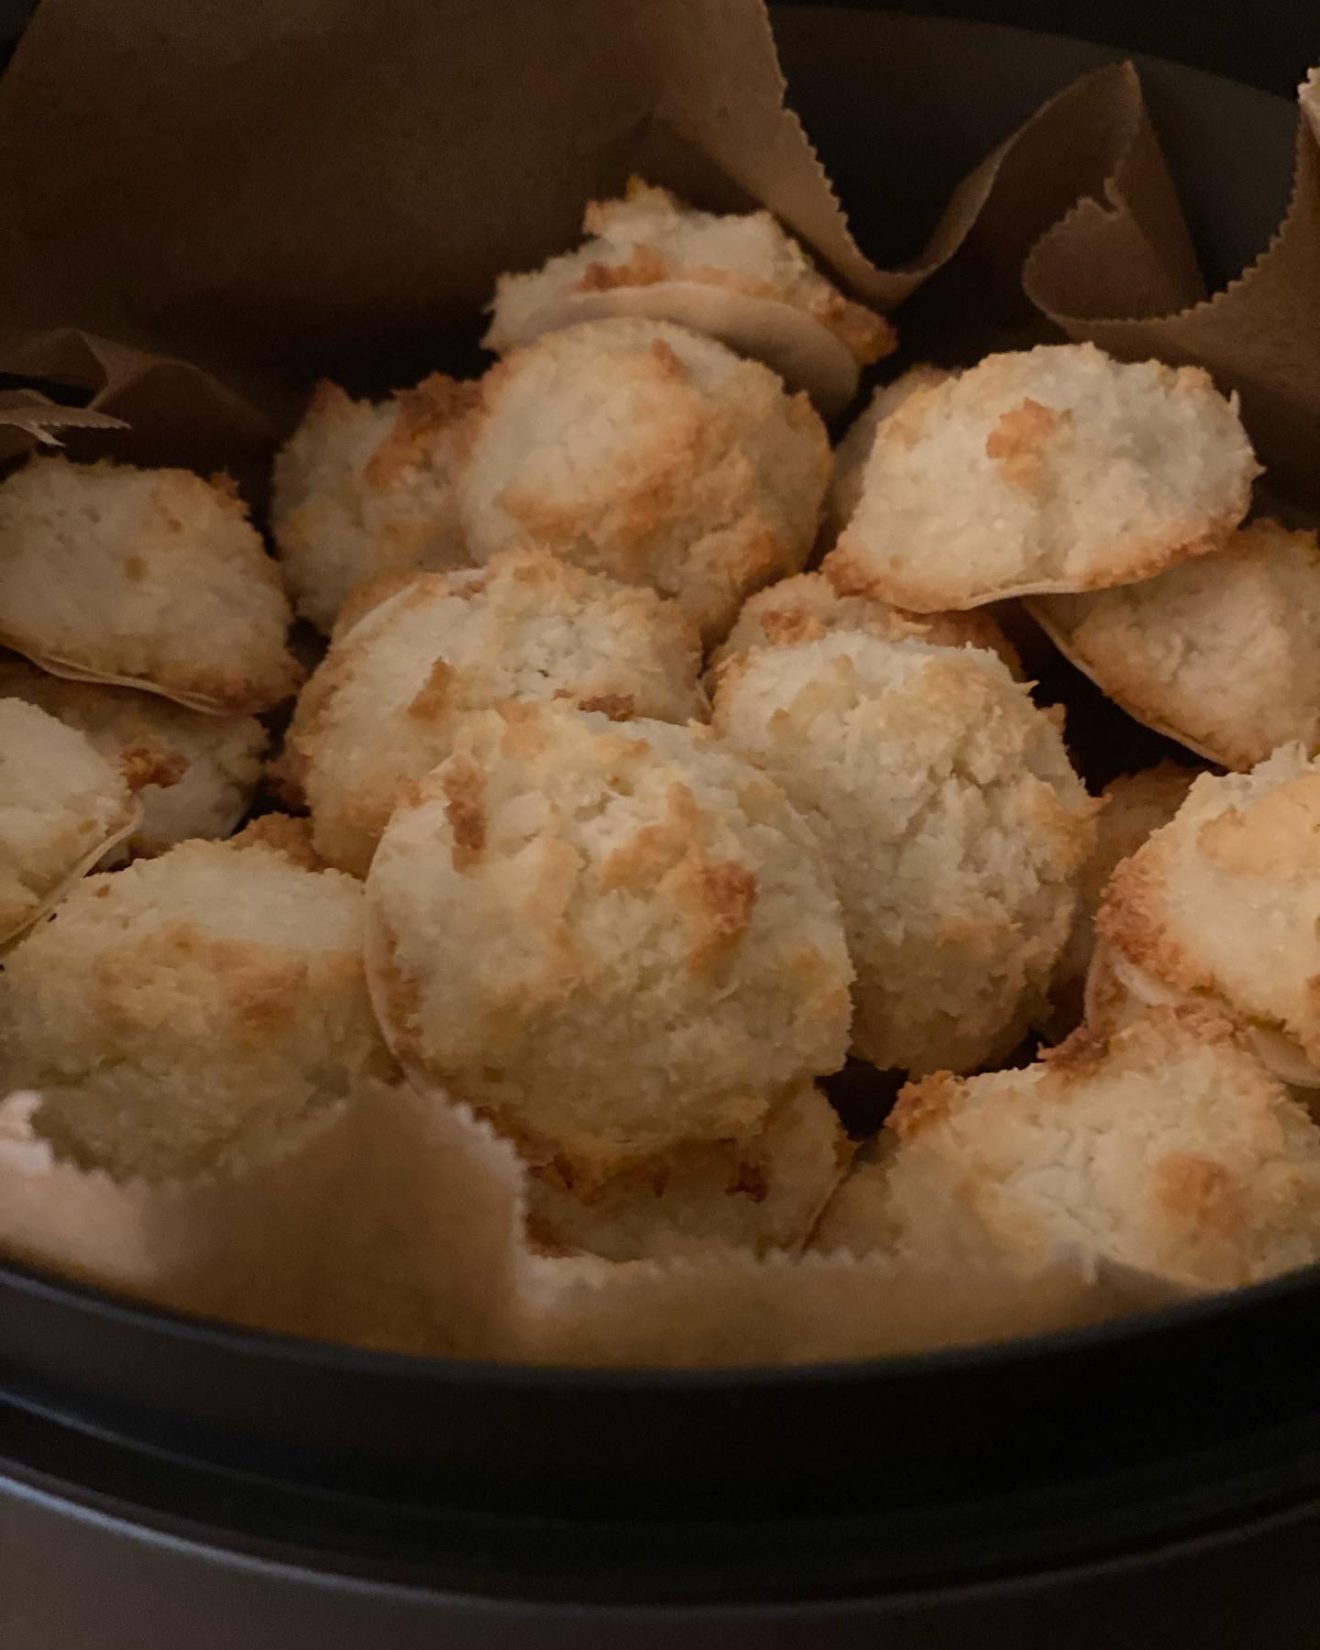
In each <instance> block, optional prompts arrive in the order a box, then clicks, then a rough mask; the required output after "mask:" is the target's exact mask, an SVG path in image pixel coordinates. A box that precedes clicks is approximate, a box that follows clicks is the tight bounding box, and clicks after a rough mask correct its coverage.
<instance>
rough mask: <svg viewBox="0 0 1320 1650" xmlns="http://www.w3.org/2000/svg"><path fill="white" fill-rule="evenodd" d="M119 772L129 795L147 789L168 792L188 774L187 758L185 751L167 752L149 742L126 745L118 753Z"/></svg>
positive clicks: (141, 741)
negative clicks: (154, 786) (146, 787)
mask: <svg viewBox="0 0 1320 1650" xmlns="http://www.w3.org/2000/svg"><path fill="white" fill-rule="evenodd" d="M119 771H120V773H122V774H123V776H124V783H125V784H126V785H127V786H128V788H129V790H130V791H140V790H142V789H143V788H144V786H147V785H159V786H161V787H162V788H163V789H167V788H168V787H169V786H171V785H177V784H178V783H179V781H180V780H181V779H182V778H183V776H184V774H186V773H187V771H188V758H187V757H186V756H185V755H184V754H183V752H182V751H170V750H165V749H164V748H163V747H162V746H160V745H157V744H153V743H151V742H149V741H147V740H139V741H138V742H137V743H136V744H133V745H125V747H124V749H123V750H122V751H121V752H120V753H119Z"/></svg>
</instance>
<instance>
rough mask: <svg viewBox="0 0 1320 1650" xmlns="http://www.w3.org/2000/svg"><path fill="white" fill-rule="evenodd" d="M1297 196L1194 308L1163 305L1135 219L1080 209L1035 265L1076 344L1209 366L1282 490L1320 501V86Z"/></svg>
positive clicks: (1313, 88) (1044, 304)
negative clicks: (1226, 281) (1252, 255)
mask: <svg viewBox="0 0 1320 1650" xmlns="http://www.w3.org/2000/svg"><path fill="white" fill-rule="evenodd" d="M1300 110H1301V119H1300V120H1299V122H1298V128H1297V159H1296V170H1295V174H1294V182H1293V194H1292V199H1291V201H1290V203H1289V206H1288V211H1287V214H1286V216H1285V217H1284V220H1283V223H1282V224H1281V225H1280V227H1279V229H1278V231H1277V233H1276V234H1275V236H1274V239H1273V240H1272V241H1271V243H1270V245H1269V246H1268V248H1267V249H1266V250H1265V251H1264V252H1263V253H1262V254H1261V255H1260V257H1259V258H1258V259H1257V260H1256V262H1255V263H1254V264H1253V265H1252V266H1251V267H1250V268H1249V269H1248V270H1246V271H1245V272H1244V273H1243V274H1242V275H1241V276H1240V277H1239V278H1238V279H1237V280H1235V281H1233V282H1232V283H1231V284H1230V285H1229V286H1227V287H1226V288H1225V289H1224V290H1223V291H1222V292H1218V293H1216V294H1215V295H1214V296H1213V297H1211V298H1209V299H1206V300H1205V301H1203V302H1200V303H1196V304H1193V305H1192V306H1191V307H1189V308H1183V309H1178V310H1176V311H1171V312H1169V311H1166V310H1165V308H1164V307H1163V306H1161V305H1160V304H1158V303H1156V302H1152V292H1151V290H1150V288H1149V284H1148V282H1147V279H1146V265H1147V263H1148V259H1147V256H1146V253H1145V250H1144V248H1143V247H1142V245H1141V242H1140V239H1139V237H1137V236H1135V235H1134V233H1133V226H1132V222H1131V219H1130V216H1129V215H1128V214H1126V213H1124V212H1123V211H1121V210H1115V209H1114V207H1113V203H1112V202H1111V201H1110V200H1108V199H1085V200H1081V201H1079V202H1078V203H1077V204H1076V205H1075V206H1074V207H1073V208H1072V209H1071V211H1069V212H1068V214H1067V215H1066V216H1065V217H1064V218H1063V219H1062V220H1061V221H1060V222H1059V223H1058V224H1056V225H1055V226H1054V227H1053V228H1052V229H1050V230H1049V232H1048V233H1046V234H1045V235H1044V236H1043V237H1042V238H1041V240H1040V241H1039V242H1038V244H1037V245H1036V246H1035V248H1034V249H1033V250H1032V252H1031V255H1030V257H1029V258H1028V259H1027V262H1026V265H1025V268H1024V270H1023V283H1024V286H1025V289H1026V292H1027V294H1028V295H1029V296H1030V297H1031V298H1032V300H1033V301H1034V302H1035V303H1036V304H1037V305H1038V306H1039V307H1040V308H1041V309H1042V310H1043V311H1044V312H1045V313H1046V314H1047V315H1049V316H1050V317H1051V319H1053V320H1054V321H1055V322H1056V323H1057V324H1058V325H1059V326H1060V327H1062V328H1063V330H1064V331H1065V332H1067V333H1068V334H1069V335H1070V336H1071V337H1073V338H1078V339H1091V340H1092V341H1093V342H1095V343H1097V344H1099V345H1100V346H1101V347H1102V348H1103V349H1107V350H1109V351H1110V352H1111V353H1112V354H1114V355H1117V356H1121V357H1122V358H1124V359H1126V360H1136V359H1140V358H1143V357H1147V356H1152V355H1153V356H1159V357H1160V359H1161V360H1164V361H1169V362H1173V363H1175V364H1179V363H1184V362H1190V363H1195V364H1197V365H1200V366H1203V367H1206V368H1208V369H1209V371H1210V372H1211V373H1212V374H1213V375H1214V377H1215V379H1216V381H1217V382H1218V384H1219V386H1220V388H1221V389H1225V390H1230V389H1232V390H1236V391H1237V392H1238V394H1239V395H1240V396H1241V398H1242V411H1243V417H1244V420H1245V422H1246V425H1247V428H1248V430H1249V431H1250V432H1251V436H1252V440H1253V442H1254V443H1255V446H1256V450H1257V452H1258V453H1259V455H1260V457H1261V458H1262V459H1263V460H1264V461H1265V463H1266V464H1267V466H1268V468H1269V479H1270V482H1271V483H1272V484H1273V485H1275V486H1277V487H1278V488H1279V489H1280V490H1281V491H1282V492H1283V493H1285V494H1286V495H1289V496H1296V498H1297V499H1298V500H1299V501H1300V502H1302V503H1304V504H1306V505H1309V506H1311V507H1312V508H1314V507H1315V506H1316V504H1317V502H1318V501H1320V466H1318V465H1317V464H1316V453H1317V451H1318V450H1320V83H1317V79H1316V75H1315V73H1314V72H1313V73H1312V74H1311V75H1310V76H1309V77H1308V79H1307V81H1306V83H1305V84H1304V85H1303V86H1302V88H1301V94H1300Z"/></svg>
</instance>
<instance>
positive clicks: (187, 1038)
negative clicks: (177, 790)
mask: <svg viewBox="0 0 1320 1650" xmlns="http://www.w3.org/2000/svg"><path fill="white" fill-rule="evenodd" d="M0 1048H3V1050H4V1053H3V1056H2V1057H0V1058H2V1062H3V1067H4V1075H5V1077H6V1078H7V1079H8V1081H9V1084H10V1085H11V1086H14V1087H21V1088H30V1089H35V1090H37V1091H39V1092H40V1093H41V1094H42V1096H43V1100H42V1110H41V1117H40V1128H41V1132H42V1133H43V1134H44V1135H45V1136H46V1137H47V1138H48V1139H49V1140H51V1141H52V1142H53V1143H54V1144H55V1145H56V1147H57V1148H58V1149H59V1150H60V1151H61V1152H62V1153H63V1154H65V1155H66V1156H68V1157H69V1158H71V1159H72V1160H73V1161H75V1162H77V1163H80V1164H82V1165H84V1166H87V1167H100V1168H103V1169H106V1170H108V1171H109V1172H110V1173H111V1174H113V1175H115V1176H117V1177H128V1176H130V1175H145V1176H149V1177H153V1178H159V1177H162V1176H170V1175H176V1174H185V1173H192V1172H196V1171H200V1170H205V1169H209V1168H215V1167H220V1166H223V1164H224V1163H225V1162H226V1161H227V1160H228V1159H229V1157H230V1156H231V1155H232V1154H235V1153H241V1152H245V1151H247V1150H249V1149H252V1148H253V1147H254V1146H256V1145H259V1144H260V1143H261V1142H263V1141H266V1140H268V1139H273V1138H274V1137H275V1136H276V1135H277V1134H278V1132H279V1131H280V1130H281V1129H283V1128H286V1127H287V1126H288V1125H289V1123H290V1122H292V1121H295V1120H296V1119H297V1118H299V1117H300V1116H302V1115H304V1114H305V1113H306V1112H307V1110H308V1109H309V1108H310V1107H313V1106H317V1105H323V1104H326V1103H328V1102H330V1101H332V1100H334V1099H336V1098H338V1097H340V1096H342V1095H344V1094H345V1093H347V1092H348V1091H349V1089H350V1088H351V1086H352V1085H353V1084H355V1083H356V1082H357V1081H358V1080H359V1079H361V1078H362V1077H363V1076H365V1075H370V1074H372V1073H377V1074H381V1075H386V1074H388V1073H389V1072H390V1071H391V1070H392V1069H393V1068H392V1063H391V1061H390V1059H389V1056H388V1054H387V1053H386V1050H385V1047H384V1045H383V1043H382V1042H381V1039H380V1034H379V1032H378V1031H377V1029H376V1024H375V1020H374V1018H373V1016H372V1012H371V1005H370V1002H369V1000H368V998H367V991H366V984H365V981H364V979H363V968H362V888H361V885H360V884H359V883H357V882H355V881H354V880H353V878H352V877H347V876H344V875H343V874H342V873H341V872H338V871H320V872H316V871H307V870H303V869H301V868H300V867H299V866H298V865H297V864H295V863H294V861H293V860H292V859H291V858H289V857H288V856H287V855H286V854H284V853H282V852H279V851H277V850H276V849H274V848H270V847H265V846H262V845H260V844H257V843H253V844H250V845H247V846H243V847H240V848H234V847H231V846H229V845H228V844H227V843H212V842H186V843H183V844H182V845H181V846H179V847H177V848H173V849H171V850H170V852H169V853H166V854H162V855H161V856H160V858H158V859H149V860H138V861H136V862H135V863H134V864H133V865H131V866H129V867H128V869H126V870H123V871H116V872H113V873H111V874H109V875H104V874H103V875H99V876H92V877H88V878H87V879H86V880H85V881H83V882H81V883H80V884H79V885H78V886H77V887H76V888H75V889H74V891H73V892H72V893H71V894H70V895H69V897H68V898H67V899H66V900H65V901H64V903H63V904H62V905H60V906H59V908H58V909H57V911H56V913H55V915H54V917H53V919H52V920H51V921H50V922H48V923H46V924H45V925H44V926H42V927H41V928H38V929H35V930H34V931H33V932H32V933H31V934H29V935H28V936H27V937H26V939H24V940H23V941H22V942H21V943H20V944H19V945H18V946H17V947H16V948H15V949H14V951H13V952H12V953H11V954H10V955H9V956H8V957H7V958H6V959H5V975H4V982H3V989H2V990H0ZM3 1086H4V1084H3V1083H0V1087H3Z"/></svg>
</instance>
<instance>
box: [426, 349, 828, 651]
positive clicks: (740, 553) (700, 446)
mask: <svg viewBox="0 0 1320 1650" xmlns="http://www.w3.org/2000/svg"><path fill="white" fill-rule="evenodd" d="M481 391H482V394H481V405H480V408H479V410H478V412H477V414H476V415H475V417H474V421H473V425H472V429H471V432H470V440H471V447H470V451H469V453H468V457H467V459H466V462H465V463H464V465H463V468H462V470H461V472H460V476H459V483H458V494H459V506H460V514H461V518H462V523H463V527H464V530H465V532H466V534H467V539H468V544H469V547H470V549H471V551H472V553H473V556H474V559H476V560H478V561H485V560H487V559H488V558H489V557H490V556H491V555H493V554H494V553H495V552H496V551H498V550H503V549H507V548H509V547H510V546H513V545H517V544H521V543H527V542H533V543H537V544H540V545H542V546H544V547H545V548H546V549H548V550H552V551H553V552H554V553H555V554H556V555H559V556H562V557H563V558H564V559H565V560H566V561H571V562H576V563H577V564H578V565H580V566H582V567H586V568H588V569H590V570H592V571H594V572H600V573H608V574H610V575H612V576H613V577H614V578H616V579H620V580H622V581H623V582H624V583H625V584H647V585H650V586H651V587H652V588H653V589H655V590H658V591H659V592H660V594H661V595H664V596H673V597H675V598H676V599H677V601H678V602H679V603H680V605H681V606H682V607H683V608H684V610H685V611H686V612H687V613H688V614H689V615H690V616H691V617H692V618H693V620H694V621H695V622H696V624H697V625H698V626H699V628H700V629H701V632H702V636H703V639H704V640H707V641H710V640H714V639H716V638H717V637H719V636H721V635H723V633H724V632H725V631H726V630H727V629H728V627H729V626H730V625H731V624H732V623H733V619H734V615H735V614H736V613H737V611H738V608H739V607H740V606H741V604H742V601H743V599H744V598H745V597H746V596H747V595H749V594H750V593H751V592H752V591H753V590H756V589H759V588H760V586H761V585H763V584H768V583H769V582H770V581H771V580H773V579H776V578H780V577H782V576H783V575H784V574H785V573H793V572H797V571H798V570H799V569H800V568H801V567H802V565H803V563H804V562H805V561H806V558H807V553H808V551H809V549H810V548H811V543H812V540H813V538H814V536H815V532H816V525H817V522H818V520H819V516H820V504H821V499H822V497H823V496H824V492H825V484H826V482H827V480H828V478H829V463H830V453H829V441H828V438H827V437H826V434H825V427H824V425H823V424H822V423H821V421H820V419H819V418H818V417H817V415H816V414H815V413H814V412H813V411H812V408H811V405H810V403H809V402H808V401H807V399H806V398H805V396H802V395H796V396H790V395H787V394H785V392H784V388H783V385H782V384H781V383H780V381H779V379H778V378H776V376H775V375H774V373H772V372H771V371H770V370H769V368H767V367H763V366H762V365H761V364H760V362H759V361H743V360H739V358H738V357H737V356H736V355H735V354H734V353H733V351H732V350H730V349H726V348H725V346H724V345H723V344H720V343H716V342H715V341H714V340H713V339H710V338H704V337H702V336H701V335H700V334H698V333H695V332H689V331H687V330H686V329H685V328H683V327H678V326H674V325H672V324H671V323H669V322H667V321H634V320H614V321H590V322H587V323H585V324H584V325H582V326H575V327H569V328H567V329H566V330H564V331H562V332H553V333H549V334H547V335H546V336H545V337H543V338H541V339H540V340H539V341H538V342H537V343H535V344H532V345H530V346H529V347H528V348H526V349H521V350H516V351H515V352H514V353H513V354H512V355H510V356H509V357H508V358H507V359H506V360H505V361H503V362H502V363H501V364H500V365H499V366H497V367H494V368H492V369H491V371H490V372H489V373H487V375H486V377H485V378H484V379H483V380H482V386H481Z"/></svg>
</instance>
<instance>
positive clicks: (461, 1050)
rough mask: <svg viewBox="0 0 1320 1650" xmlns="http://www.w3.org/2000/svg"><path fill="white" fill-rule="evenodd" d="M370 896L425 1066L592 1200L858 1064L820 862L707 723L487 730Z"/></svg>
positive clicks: (415, 1053) (466, 739) (387, 853)
mask: <svg viewBox="0 0 1320 1650" xmlns="http://www.w3.org/2000/svg"><path fill="white" fill-rule="evenodd" d="M367 907H368V924H367V948H368V950H367V955H368V970H369V974H370V979H371V987H372V994H373V1000H374V1001H375V1004H376V1009H377V1014H378V1016H379V1019H380V1022H381V1025H382V1027H383V1029H384V1031H385V1034H386V1037H387V1038H388V1040H389V1042H390V1045H391V1047H392V1048H393V1049H394V1051H395V1053H396V1054H397V1055H398V1057H399V1059H400V1062H401V1063H402V1064H403V1066H404V1068H405V1070H407V1071H408V1072H409V1074H410V1075H411V1076H412V1077H413V1079H414V1080H415V1081H420V1082H422V1083H423V1084H427V1083H433V1084H437V1085H445V1086H448V1087H449V1088H450V1089H452V1091H453V1092H454V1093H455V1094H457V1095H458V1096H459V1097H461V1098H462V1099H464V1100H466V1101H468V1102H469V1103H470V1104H472V1105H474V1106H475V1107H477V1108H478V1109H479V1110H480V1111H481V1112H483V1113H484V1114H486V1115H488V1116H489V1117H490V1118H491V1119H492V1120H493V1121H494V1122H495V1124H496V1125H497V1126H498V1127H499V1128H500V1129H501V1130H503V1132H505V1133H506V1134H507V1135H509V1136H510V1137H511V1138H513V1139H514V1140H515V1141H516V1142H517V1143H518V1145H519V1147H520V1148H521V1150H522V1151H523V1153H524V1155H525V1156H526V1157H527V1158H528V1159H529V1160H530V1161H532V1162H533V1163H535V1164H542V1165H544V1164H551V1165H553V1166H554V1167H555V1170H556V1172H557V1173H559V1174H560V1175H561V1177H562V1178H563V1179H564V1181H565V1183H566V1184H569V1185H571V1186H573V1187H575V1188H577V1189H578V1190H579V1191H582V1190H583V1189H584V1188H588V1189H590V1188H594V1187H597V1186H599V1185H600V1184H601V1183H602V1182H603V1181H605V1180H606V1179H608V1178H609V1176H610V1175H612V1174H617V1173H619V1172H620V1171H622V1170H624V1169H628V1168H630V1167H635V1166H638V1165H640V1164H643V1163H648V1164H649V1163H653V1162H655V1161H657V1160H659V1159H663V1158H665V1157H666V1156H667V1155H668V1154H669V1153H671V1152H673V1151H674V1150H675V1149H676V1148H679V1147H682V1148H684V1149H686V1148H689V1147H692V1146H695V1145H697V1144H700V1143H708V1142H716V1141H719V1142H725V1143H726V1144H732V1145H733V1146H734V1147H735V1148H736V1146H737V1145H738V1143H741V1142H749V1141H751V1140H752V1139H753V1138H754V1137H755V1136H756V1135H757V1134H758V1133H759V1132H760V1131H761V1130H762V1129H763V1128H764V1126H765V1123H766V1120H767V1117H768V1115H769V1112H770V1109H771V1106H772V1104H773V1102H774V1100H775V1097H776V1094H777V1092H779V1093H782V1092H784V1091H786V1090H787V1089H788V1088H789V1086H790V1085H794V1084H797V1083H800V1082H801V1081H802V1080H803V1079H804V1078H808V1077H811V1076H814V1075H817V1074H820V1073H824V1072H829V1071H833V1070H835V1069H837V1068H838V1067H839V1066H840V1065H842V1063H843V1058H844V1054H845V1051H846V1048H847V1042H848V1016H849V1008H848V987H849V984H850V983H851V979H852V969H851V967H850V965H849V962H848V956H847V950H846V947H845V944H844V937H843V922H842V918H841V916H840V914H839V906H838V901H837V899H836V898H835V894H834V889H833V886H832V885H831V882H830V877H829V873H828V871H827V870H826V868H825V865H824V863H823V861H822V858H821V854H820V850H819V849H818V848H817V846H816V844H815V842H814V841H813V839H812V836H811V834H810V832H809V831H808V830H807V828H806V826H805V825H804V824H803V823H802V821H801V819H800V818H799V817H798V815H797V813H796V812H795V811H794V810H793V809H792V808H791V807H790V806H789V804H788V802H787V801H786V800H785V798H784V795H783V793H782V792H781V791H780V790H779V789H778V787H777V786H775V785H774V784H772V783H771V782H770V780H768V779H767V778H766V777H765V776H764V775H763V774H761V773H758V772H757V770H756V769H755V768H753V767H752V766H751V765H750V764H748V763H747V762H745V761H744V760H743V759H742V758H740V757H738V756H736V755H734V754H733V753H732V752H730V751H726V750H724V749H722V748H721V747H720V746H719V745H718V744H717V743H716V742H715V741H714V740H712V739H711V738H710V736H709V734H708V732H707V731H706V730H705V729H704V728H701V727H698V726H695V725H692V726H689V727H686V728H679V727H673V726H670V725H668V724H666V723H663V722H654V721H638V722H633V723H627V724H623V723H613V722H611V721H610V720H609V719H608V718H607V717H605V716H603V715H601V714H599V713H597V712H591V713H587V712H581V711H577V710H574V709H572V708H570V707H568V706H566V705H563V704H553V703H550V704H535V703H524V702H516V701H515V702H512V703H509V704H507V705H504V706H502V707H500V709H499V710H498V711H490V712H487V713H485V714H484V715H476V716H472V717H469V718H468V719H467V720H466V721H465V722H464V724H463V725H462V727H461V728H460V729H459V731H458V735H457V738H456V740H455V743H454V751H453V754H452V755H451V756H450V757H449V758H448V760H447V761H446V762H444V763H443V764H442V765H441V766H440V767H438V768H437V769H436V770H435V771H434V772H433V773H431V774H430V775H428V776H427V778H426V779H425V780H423V781H422V782H421V784H420V785H418V786H417V788H416V790H415V791H414V793H413V794H412V796H411V797H410V799H409V800H407V801H405V802H404V803H402V804H401V805H400V807H399V808H398V809H397V811H396V812H395V814H394V816H393V818H392V819H391V820H390V823H389V825H388V826H387V827H386V830H385V834H384V835H383V836H382V838H381V841H380V846H379V847H378V848H377V850H376V856H375V858H374V859H373V861H372V864H371V871H370V873H369V875H368V878H367Z"/></svg>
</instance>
